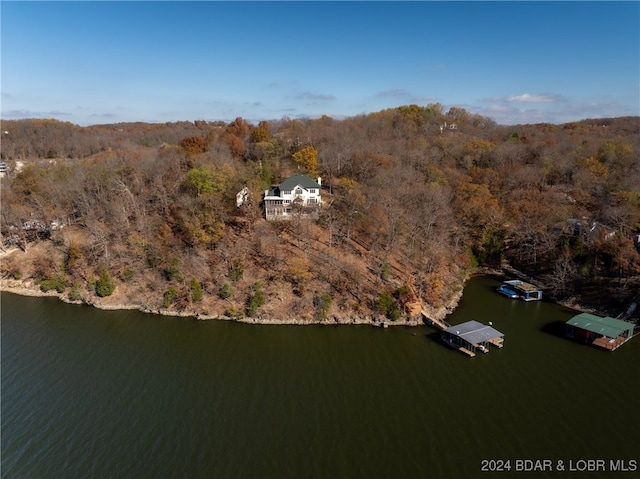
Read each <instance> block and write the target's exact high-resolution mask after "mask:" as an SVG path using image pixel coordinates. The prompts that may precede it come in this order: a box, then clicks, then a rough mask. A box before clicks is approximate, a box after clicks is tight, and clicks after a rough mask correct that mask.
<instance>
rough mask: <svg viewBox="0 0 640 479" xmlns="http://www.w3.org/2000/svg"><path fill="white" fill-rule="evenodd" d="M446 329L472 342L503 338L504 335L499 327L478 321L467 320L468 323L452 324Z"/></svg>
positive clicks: (477, 342)
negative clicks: (494, 327)
mask: <svg viewBox="0 0 640 479" xmlns="http://www.w3.org/2000/svg"><path fill="white" fill-rule="evenodd" d="M445 331H446V332H447V333H449V334H454V335H456V336H458V337H459V338H462V339H464V340H465V341H467V342H468V343H471V344H479V343H483V342H485V341H489V340H490V339H495V338H501V337H503V336H504V334H502V333H501V332H500V331H498V330H497V329H493V328H492V327H491V326H487V325H486V324H482V323H479V322H478V321H467V322H466V323H462V324H456V325H455V326H450V327H448V328H447V329H445Z"/></svg>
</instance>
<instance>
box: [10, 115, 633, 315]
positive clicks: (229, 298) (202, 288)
mask: <svg viewBox="0 0 640 479" xmlns="http://www.w3.org/2000/svg"><path fill="white" fill-rule="evenodd" d="M1 130H2V132H3V134H2V144H1V159H2V161H3V162H4V163H5V164H6V169H7V171H6V173H5V174H4V175H3V176H4V177H3V178H2V180H1V181H2V190H1V193H2V204H1V213H2V215H1V218H0V231H1V233H2V246H3V249H5V250H7V249H10V248H11V247H18V248H20V249H22V250H23V253H22V254H23V256H19V255H15V254H13V255H9V256H7V257H6V258H5V259H3V261H2V265H1V273H2V275H3V276H4V277H12V278H33V279H35V280H36V281H38V282H39V284H43V283H44V284H45V285H53V286H52V287H54V286H55V287H56V288H59V289H60V290H62V291H64V292H65V294H68V295H70V296H71V295H73V296H74V297H76V298H77V299H84V300H87V298H89V297H91V295H94V296H95V295H96V291H100V293H98V295H99V296H109V295H111V294H114V295H118V294H119V295H121V296H122V297H121V298H120V300H121V301H123V302H129V303H135V304H143V303H144V304H145V305H147V306H148V307H149V308H169V309H175V310H189V311H200V312H207V313H209V314H225V315H228V316H232V317H238V316H242V315H245V314H250V315H251V316H255V317H269V316H272V317H279V316H282V315H295V316H296V317H299V318H301V319H303V320H319V319H322V320H326V319H327V318H331V317H335V318H341V317H347V316H361V317H387V318H391V319H397V318H398V317H399V316H402V315H404V316H410V315H411V314H415V310H413V309H412V308H411V303H415V302H422V304H424V305H426V306H428V307H431V308H442V307H445V306H447V305H448V304H449V302H450V301H451V298H452V297H453V295H454V293H456V292H458V291H460V288H461V287H462V285H463V282H464V280H465V279H466V278H467V277H468V276H469V274H471V273H473V272H474V271H476V269H477V268H478V267H479V266H480V267H483V266H484V267H494V268H497V267H500V266H501V265H502V264H504V263H505V262H509V263H510V264H512V265H514V266H515V267H517V268H519V269H521V270H522V271H526V272H527V273H528V274H531V275H532V276H535V277H537V278H539V279H540V281H542V282H543V283H544V284H545V286H546V288H547V291H548V293H549V294H551V295H552V296H554V297H556V298H560V299H562V298H569V297H578V298H582V299H584V298H585V297H586V296H587V293H588V292H589V291H593V290H594V288H599V287H602V285H604V284H606V285H607V287H608V288H612V289H610V292H611V294H608V295H607V296H608V300H610V301H613V303H614V306H615V307H618V306H619V305H621V304H623V303H624V302H625V301H628V300H629V298H630V297H632V296H633V295H634V294H638V291H637V278H638V276H639V275H640V249H639V248H640V246H639V245H638V241H639V239H640V236H638V235H640V156H639V152H640V118H638V117H625V118H610V119H593V120H584V121H580V122H574V123H568V124H563V125H555V124H535V125H513V126H501V125H497V124H496V123H495V122H494V121H492V120H491V119H489V118H486V117H482V116H480V115H476V114H473V113H470V112H467V111H466V110H464V109H461V108H451V109H449V110H448V111H445V110H444V109H443V107H442V106H441V105H427V106H418V105H406V106H400V107H398V108H392V109H387V110H383V111H380V112H376V113H372V114H367V115H360V116H356V117H352V118H347V119H344V120H336V119H333V118H330V117H327V116H323V117H321V118H317V119H290V118H282V119H280V120H273V121H268V122H267V121H262V122H260V123H259V124H258V125H253V124H251V123H250V122H248V121H246V120H244V119H242V118H237V119H235V120H234V121H232V122H230V123H225V122H207V121H194V122H176V123H162V124H148V123H122V124H114V125H95V126H90V127H80V126H77V125H73V124H70V123H64V122H59V121H56V120H14V121H2V128H1ZM293 173H307V174H309V175H310V176H312V177H314V178H315V177H316V176H320V177H321V178H322V187H323V190H322V195H323V199H324V201H325V205H324V207H323V209H322V213H321V215H320V218H319V219H317V220H314V221H311V220H297V221H289V222H284V223H283V222H267V221H266V220H265V219H264V215H263V212H262V210H261V197H262V194H263V192H264V191H265V190H267V189H269V188H271V187H272V186H274V185H277V184H278V183H280V182H281V181H283V180H284V179H286V178H287V177H288V176H289V175H291V174H293ZM243 187H247V188H248V191H249V193H250V194H249V199H250V201H248V202H246V203H245V204H243V205H242V207H238V206H237V205H236V194H237V193H238V192H239V191H240V190H241V189H242V188H243ZM25 258H28V261H27V260H26V259H25ZM634 281H636V282H634ZM633 285H636V289H634V287H633ZM106 293H108V294H106Z"/></svg>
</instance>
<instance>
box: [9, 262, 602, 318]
mask: <svg viewBox="0 0 640 479" xmlns="http://www.w3.org/2000/svg"><path fill="white" fill-rule="evenodd" d="M509 273H510V274H509ZM513 273H514V270H513V269H512V268H506V270H503V269H496V268H483V269H481V270H480V271H478V272H477V273H474V274H472V275H470V277H469V279H470V278H472V277H475V276H491V277H494V278H496V277H502V278H504V277H507V276H510V277H511V276H513ZM519 276H524V275H522V274H519ZM527 279H530V278H527ZM0 291H2V292H6V293H10V294H16V295H20V296H25V297H53V298H57V299H58V300H60V301H62V302H65V303H67V304H73V305H79V306H82V305H84V306H91V307H94V308H97V309H101V310H105V311H125V310H130V311H139V312H141V313H145V314H154V315H161V316H171V317H180V318H192V319H196V320H198V321H233V322H239V323H246V324H259V325H368V326H375V327H381V326H385V327H386V326H424V325H427V324H428V320H430V319H437V320H444V319H445V318H446V317H447V316H448V315H450V314H452V313H453V312H454V311H455V309H456V307H457V305H458V303H459V301H460V299H461V298H462V295H463V294H464V288H463V289H462V290H460V291H459V292H458V293H457V294H455V295H454V296H453V297H452V300H451V302H450V304H449V305H448V306H446V307H440V308H437V309H433V308H432V309H431V311H430V313H431V314H430V315H429V317H427V316H426V315H425V314H423V313H422V312H421V313H420V314H419V315H417V316H414V317H402V318H399V319H397V320H394V321H389V320H388V319H386V318H383V317H380V316H365V317H357V316H349V317H337V316H335V317H332V318H327V319H323V320H320V319H311V320H301V319H293V318H290V319H285V318H262V317H231V316H226V315H224V314H222V315H220V314H205V313H203V312H199V311H197V310H195V309H194V310H191V311H177V310H175V309H169V308H155V309H154V308H150V307H148V306H145V305H142V304H135V303H128V304H122V303H114V302H113V301H110V300H109V299H108V298H93V299H85V300H72V299H70V298H69V294H68V293H64V292H63V293H59V292H57V291H55V290H54V291H42V289H41V287H40V286H39V285H38V284H37V282H36V281H34V280H26V281H23V280H16V279H10V278H0ZM554 302H555V303H556V304H558V305H560V306H563V307H565V308H567V309H571V310H574V311H577V312H583V313H584V312H587V313H599V314H602V315H606V312H603V311H601V310H599V309H597V308H594V307H589V306H586V305H583V304H580V303H579V302H577V301H576V299H575V298H571V299H569V300H564V301H562V300H560V301H554Z"/></svg>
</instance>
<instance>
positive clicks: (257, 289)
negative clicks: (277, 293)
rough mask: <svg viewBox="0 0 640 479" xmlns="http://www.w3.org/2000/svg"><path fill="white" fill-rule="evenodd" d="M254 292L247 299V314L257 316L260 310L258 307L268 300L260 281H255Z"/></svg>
mask: <svg viewBox="0 0 640 479" xmlns="http://www.w3.org/2000/svg"><path fill="white" fill-rule="evenodd" d="M251 289H252V290H253V292H252V293H251V294H250V295H249V298H248V299H247V316H250V317H251V316H255V315H256V313H257V312H258V308H259V307H260V306H262V305H264V303H265V302H266V296H265V295H264V293H263V292H262V284H261V283H260V282H258V283H254V285H253V286H252V288H251Z"/></svg>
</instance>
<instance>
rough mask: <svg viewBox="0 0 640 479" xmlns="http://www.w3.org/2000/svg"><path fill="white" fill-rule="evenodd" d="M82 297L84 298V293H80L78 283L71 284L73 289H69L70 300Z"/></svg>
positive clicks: (77, 299) (78, 299)
mask: <svg viewBox="0 0 640 479" xmlns="http://www.w3.org/2000/svg"><path fill="white" fill-rule="evenodd" d="M80 299H82V295H81V294H80V288H79V287H78V285H77V284H76V283H73V286H71V290H70V291H69V300H71V301H80Z"/></svg>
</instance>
